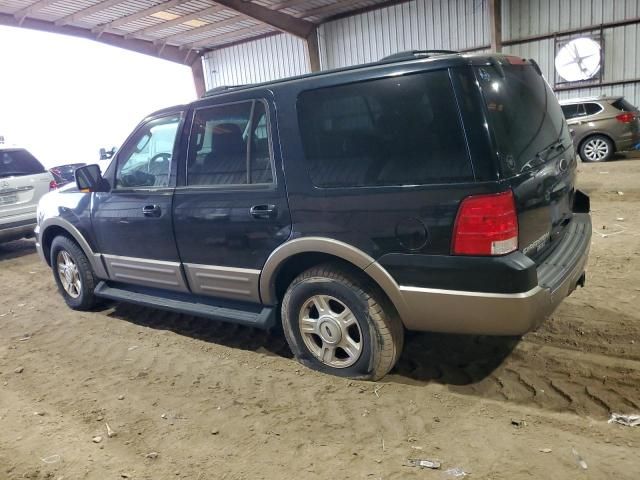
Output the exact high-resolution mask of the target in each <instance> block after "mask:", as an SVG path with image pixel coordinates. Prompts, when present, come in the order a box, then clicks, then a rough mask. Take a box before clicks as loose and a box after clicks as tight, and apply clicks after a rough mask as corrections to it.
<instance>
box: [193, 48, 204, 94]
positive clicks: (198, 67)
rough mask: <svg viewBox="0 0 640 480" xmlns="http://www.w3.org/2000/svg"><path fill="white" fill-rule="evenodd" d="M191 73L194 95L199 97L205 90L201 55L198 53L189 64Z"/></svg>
mask: <svg viewBox="0 0 640 480" xmlns="http://www.w3.org/2000/svg"><path fill="white" fill-rule="evenodd" d="M191 74H192V75H193V84H194V85H195V87H196V95H197V96H198V98H200V97H202V96H203V95H204V92H205V91H206V90H207V87H206V85H205V81H204V69H203V68H202V57H201V56H200V55H198V56H197V57H196V59H195V60H194V61H193V63H192V64H191Z"/></svg>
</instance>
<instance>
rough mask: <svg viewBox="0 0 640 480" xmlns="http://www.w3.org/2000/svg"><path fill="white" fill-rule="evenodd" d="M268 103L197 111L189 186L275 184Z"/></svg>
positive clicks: (189, 167)
mask: <svg viewBox="0 0 640 480" xmlns="http://www.w3.org/2000/svg"><path fill="white" fill-rule="evenodd" d="M269 142H270V140H269V124H268V118H267V108H266V103H265V102H263V101H261V100H255V101H254V100H251V101H246V102H238V103H232V104H227V105H219V106H213V107H205V108H200V109H198V110H196V112H195V115H194V120H193V129H192V133H191V139H190V145H189V155H188V159H187V185H191V186H194V185H197V186H239V185H250V184H251V185H255V184H271V183H273V168H272V162H271V146H270V143H269Z"/></svg>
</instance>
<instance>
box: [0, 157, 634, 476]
mask: <svg viewBox="0 0 640 480" xmlns="http://www.w3.org/2000/svg"><path fill="white" fill-rule="evenodd" d="M634 157H635V158H632V157H631V156H629V157H627V158H624V157H620V158H619V159H617V160H616V161H612V162H609V163H606V164H602V165H598V164H596V165H591V164H583V165H581V166H580V179H579V183H580V186H581V188H582V189H584V190H585V191H587V192H588V193H589V194H590V195H591V202H592V209H593V219H594V235H593V244H592V249H591V258H590V263H589V271H588V278H587V284H586V288H584V289H581V290H578V291H577V292H575V293H574V294H573V295H572V296H571V297H570V298H568V299H567V300H566V301H565V302H564V303H563V304H562V305H561V307H560V308H559V309H558V311H557V312H556V313H555V315H554V317H553V319H552V320H550V321H549V322H547V323H546V324H545V325H544V326H543V327H542V328H541V329H540V330H539V331H537V332H534V333H531V334H529V335H527V336H525V337H524V338H523V339H519V340H515V339H512V338H487V337H457V336H449V335H431V334H411V335H410V336H409V337H408V338H407V345H406V348H405V351H404V355H403V356H402V359H401V360H400V362H399V365H398V366H397V367H396V369H395V370H394V371H393V372H392V374H390V375H388V376H387V377H386V378H385V379H384V380H383V381H381V382H379V383H367V382H357V381H349V380H343V379H339V378H333V377H329V376H325V375H321V374H318V373H315V372H312V371H309V370H307V369H305V368H303V367H302V366H300V365H298V364H297V363H296V362H295V361H294V360H292V359H291V354H290V352H289V351H288V348H287V346H286V344H285V342H284V339H283V338H281V337H280V336H278V335H276V334H268V333H265V332H261V331H257V330H253V329H249V328H244V327H237V326H233V325H226V324H222V323H216V322H211V321H208V320H203V319H197V318H192V317H186V316H182V315H175V314H170V313H165V312H162V311H157V310H152V309H147V308H141V307H136V306H131V305H124V304H122V305H117V306H116V305H113V306H110V307H108V308H105V309H102V310H99V311H96V312H90V313H77V312H73V311H71V310H69V309H68V308H66V307H65V305H64V304H63V301H62V299H61V297H60V296H59V295H58V293H57V292H56V288H55V285H54V281H53V278H52V276H51V273H50V271H49V270H48V268H46V267H45V266H44V265H43V264H41V263H40V262H39V260H38V257H37V255H36V254H35V251H34V248H33V243H32V242H28V241H21V242H14V243H12V244H8V245H5V246H0V287H1V293H0V479H1V480H5V479H7V480H12V479H22V478H31V479H59V480H60V479H65V480H71V479H98V480H107V479H122V478H131V479H153V480H157V479H193V480H205V479H299V478H304V479H372V480H377V479H394V478H398V479H399V478H402V479H405V478H416V479H453V478H460V477H455V475H454V473H455V472H452V471H448V470H449V469H455V468H459V469H462V470H464V471H465V472H466V473H467V474H470V478H474V479H509V480H521V479H531V478H545V479H574V478H584V479H604V478H615V479H637V478H639V477H640V456H638V451H639V448H640V427H624V426H620V425H613V424H608V423H607V419H608V417H609V414H610V412H620V413H640V273H639V271H640V215H638V211H640V155H637V154H636V155H635V156H634ZM512 421H516V422H524V423H521V425H520V426H516V425H514V424H513V423H512ZM107 423H108V424H109V426H110V428H111V429H112V431H113V432H115V436H112V437H109V436H108V435H107V429H106V424H107ZM96 436H101V437H102V441H101V442H99V443H94V441H93V439H94V437H96ZM549 450H550V451H549ZM409 459H437V460H439V461H441V462H442V468H441V469H440V470H426V469H419V468H416V467H411V466H407V463H408V460H409ZM580 460H582V461H583V462H585V463H586V466H587V469H584V468H583V467H581V466H580V464H579V463H580ZM447 471H448V472H447Z"/></svg>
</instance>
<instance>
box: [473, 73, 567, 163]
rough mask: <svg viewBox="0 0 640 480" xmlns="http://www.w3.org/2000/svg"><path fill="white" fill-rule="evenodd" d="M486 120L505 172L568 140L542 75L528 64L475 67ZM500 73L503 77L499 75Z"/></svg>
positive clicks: (555, 101)
mask: <svg viewBox="0 0 640 480" xmlns="http://www.w3.org/2000/svg"><path fill="white" fill-rule="evenodd" d="M477 73H478V80H479V81H480V85H481V88H482V92H483V94H484V98H485V102H486V104H487V110H488V112H489V123H490V125H491V127H492V130H493V133H494V136H495V139H496V143H497V147H498V151H499V153H500V158H501V160H502V163H503V165H504V166H505V168H506V169H507V171H509V172H511V173H513V172H519V171H521V170H522V169H523V168H525V167H527V166H529V165H531V164H532V163H533V162H534V161H535V160H538V159H542V160H544V158H546V157H545V156H544V155H542V156H538V155H537V154H539V153H542V152H543V151H545V150H547V148H548V147H550V146H551V145H553V144H554V143H556V142H558V141H559V140H560V141H562V142H563V143H567V144H568V143H570V137H569V133H568V129H567V128H564V126H565V118H564V116H563V112H562V109H561V108H560V105H559V104H558V101H557V99H556V97H555V95H554V94H553V92H552V91H551V89H550V88H549V86H548V85H547V82H545V80H544V78H542V76H541V75H540V74H538V73H537V72H536V70H535V69H534V68H533V67H532V66H531V65H528V64H525V65H503V67H502V72H498V71H497V70H496V69H495V68H494V67H479V68H477ZM503 75H504V76H503Z"/></svg>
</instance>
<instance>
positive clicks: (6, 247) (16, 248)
mask: <svg viewBox="0 0 640 480" xmlns="http://www.w3.org/2000/svg"><path fill="white" fill-rule="evenodd" d="M35 251H36V242H35V241H34V240H16V241H14V242H9V243H0V261H2V260H11V259H12V258H19V257H24V256H25V255H31V254H32V253H35Z"/></svg>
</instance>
